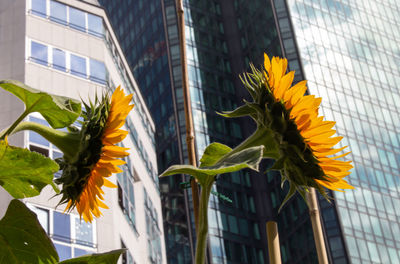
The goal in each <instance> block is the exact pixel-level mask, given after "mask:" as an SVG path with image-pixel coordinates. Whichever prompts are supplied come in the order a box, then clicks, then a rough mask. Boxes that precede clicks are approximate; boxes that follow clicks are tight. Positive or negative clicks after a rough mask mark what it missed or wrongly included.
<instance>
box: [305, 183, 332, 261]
mask: <svg viewBox="0 0 400 264" xmlns="http://www.w3.org/2000/svg"><path fill="white" fill-rule="evenodd" d="M306 196H307V202H308V204H309V210H310V219H311V225H312V229H313V234H314V240H315V247H316V250H317V255H318V263H319V264H328V256H327V254H326V246H325V239H324V233H323V231H322V224H321V216H320V213H319V208H318V203H317V195H316V193H315V189H314V188H311V189H310V192H308V193H307V194H306Z"/></svg>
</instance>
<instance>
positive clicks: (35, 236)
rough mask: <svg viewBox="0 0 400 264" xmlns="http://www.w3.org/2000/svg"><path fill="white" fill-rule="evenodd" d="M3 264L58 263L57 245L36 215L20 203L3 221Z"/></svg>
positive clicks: (0, 242)
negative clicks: (55, 245)
mask: <svg viewBox="0 0 400 264" xmlns="http://www.w3.org/2000/svg"><path fill="white" fill-rule="evenodd" d="M0 263H4V264H8V263H32V264H55V263H58V255H57V252H56V250H55V248H54V245H53V243H52V242H51V240H50V238H49V237H48V236H47V234H46V232H45V231H44V230H43V228H42V226H41V225H40V223H39V221H38V220H37V217H36V214H35V213H33V212H32V211H31V210H29V209H28V208H27V207H26V206H25V204H24V203H22V202H21V201H19V200H17V199H15V200H12V201H11V203H10V204H9V206H8V209H7V212H6V214H5V216H4V217H3V219H1V220H0Z"/></svg>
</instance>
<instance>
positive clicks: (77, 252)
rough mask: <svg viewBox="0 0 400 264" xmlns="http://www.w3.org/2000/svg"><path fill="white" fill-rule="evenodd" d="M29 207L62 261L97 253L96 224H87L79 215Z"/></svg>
mask: <svg viewBox="0 0 400 264" xmlns="http://www.w3.org/2000/svg"><path fill="white" fill-rule="evenodd" d="M27 206H28V207H29V208H30V209H31V210H32V211H33V212H35V213H36V215H37V216H38V220H39V223H40V224H41V226H42V227H43V229H44V230H45V231H46V232H47V233H48V234H49V236H50V237H51V239H52V240H53V242H54V246H55V248H56V250H57V253H58V255H59V257H60V261H63V260H65V259H70V258H74V257H79V256H82V255H86V254H92V253H95V251H96V249H95V239H94V238H95V222H93V223H91V224H90V223H85V222H81V220H80V219H79V216H78V215H74V214H63V213H61V212H57V211H55V210H53V209H43V208H39V207H36V206H33V205H31V204H27ZM74 231H75V232H74Z"/></svg>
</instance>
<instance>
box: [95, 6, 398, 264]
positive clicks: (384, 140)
mask: <svg viewBox="0 0 400 264" xmlns="http://www.w3.org/2000/svg"><path fill="white" fill-rule="evenodd" d="M99 2H100V3H101V4H102V5H103V6H104V8H105V10H106V11H107V13H108V15H109V17H110V20H111V21H112V24H113V26H114V28H115V31H116V32H117V35H118V37H119V39H120V42H121V43H122V48H123V50H124V52H125V54H126V57H127V59H128V62H129V64H130V67H131V69H132V71H133V72H134V75H135V78H136V80H137V81H138V84H139V87H140V89H141V91H142V93H143V94H144V97H145V100H146V102H147V104H148V106H149V108H150V110H151V113H152V115H153V118H154V120H155V124H156V145H157V155H158V163H159V164H158V167H159V170H160V171H159V172H162V171H163V170H165V169H166V168H167V167H169V166H170V165H172V164H177V163H187V156H186V155H187V154H186V152H187V149H186V145H185V142H186V140H185V121H184V114H183V97H182V76H181V65H180V59H179V58H180V52H179V45H178V26H177V18H176V11H175V10H176V8H175V1H174V0H161V1H160V0H147V1H145V0H116V1H106V0H100V1H99ZM184 7H185V23H186V27H185V30H186V46H187V59H188V71H189V82H190V92H191V101H192V107H193V118H194V125H195V133H196V147H197V154H198V155H201V154H202V152H203V150H204V148H205V146H206V145H207V144H208V143H210V142H212V141H218V142H221V143H224V144H227V145H229V146H231V147H233V146H235V145H237V144H238V143H239V142H240V141H241V140H242V139H243V138H244V137H246V136H248V135H249V134H250V133H251V132H252V130H253V127H252V124H251V122H249V120H242V119H237V120H236V119H232V120H228V119H224V118H221V117H219V116H217V115H216V114H215V112H216V111H223V110H231V109H234V108H235V107H236V106H237V105H240V104H241V101H242V99H243V98H244V96H245V90H244V88H243V86H242V84H241V82H240V80H239V78H238V77H237V76H238V75H239V74H240V73H242V72H244V71H246V70H248V65H249V62H253V63H254V64H255V65H256V66H259V65H260V64H261V63H262V60H263V53H264V52H266V53H268V54H269V55H270V56H285V57H287V58H288V61H289V68H290V70H295V71H296V75H295V82H297V81H299V80H302V79H307V80H309V81H308V84H309V91H310V93H312V94H317V95H319V96H322V97H323V98H324V99H323V103H322V107H321V108H322V112H323V114H324V115H325V116H326V117H327V119H330V120H336V121H337V126H336V128H337V131H338V134H339V135H344V136H345V139H344V140H343V144H342V145H350V147H349V148H350V150H351V151H352V154H351V159H352V160H353V161H354V162H353V163H354V165H355V169H354V170H353V173H352V174H351V176H350V177H349V178H350V182H351V184H353V185H354V186H355V187H356V189H355V190H354V191H347V192H346V193H343V194H342V193H335V194H333V193H331V196H334V197H335V200H334V201H333V202H332V203H327V202H326V201H324V200H320V208H321V213H322V220H323V224H324V231H325V235H326V242H327V249H328V257H329V260H330V262H332V263H398V262H399V256H398V255H397V254H398V253H397V251H398V250H399V248H400V247H399V245H400V241H399V239H400V233H399V222H398V221H397V220H396V219H397V218H398V216H399V214H400V211H399V210H397V211H396V210H395V208H396V205H397V204H398V202H399V201H400V200H399V193H400V190H399V188H400V187H398V186H400V185H399V182H400V178H399V175H398V174H399V173H398V171H399V170H398V168H397V164H398V163H399V162H400V154H399V141H400V138H399V136H398V134H399V125H400V122H399V112H398V110H397V109H396V108H395V105H394V103H395V102H396V101H398V100H399V99H400V98H399V91H398V90H397V89H396V84H400V79H399V70H398V68H399V66H400V59H399V56H400V51H399V48H398V45H394V44H395V43H397V42H398V41H399V34H398V33H399V32H398V31H399V29H398V27H396V25H399V23H400V22H399V18H398V17H399V16H398V14H399V4H396V3H395V1H394V0H392V1H387V0H386V1H383V2H382V3H379V4H378V2H375V1H345V0H323V1H311V0H310V1H306V0H288V1H283V0H271V1H261V0H252V1H245V0H234V1H222V0H186V1H184ZM264 166H268V164H265V165H264ZM263 171H265V170H263ZM187 180H188V179H187V178H185V177H184V176H175V177H167V178H165V179H161V180H160V191H161V195H162V203H163V217H164V230H165V237H166V246H167V259H168V263H171V264H172V263H192V257H193V254H194V241H195V232H194V229H193V226H194V224H193V217H192V213H191V206H192V203H191V196H190V195H189V194H190V189H182V188H181V185H180V183H182V182H185V181H187ZM285 188H287V187H285ZM215 191H217V192H218V193H220V194H222V195H225V196H227V197H229V198H230V199H231V200H232V202H229V201H227V200H226V199H223V197H221V196H218V195H214V196H212V197H211V199H210V209H209V224H210V229H209V234H210V239H209V241H210V243H209V259H210V260H211V263H267V262H268V261H267V258H268V255H267V242H266V234H265V222H266V221H267V220H276V221H277V222H278V225H279V230H280V239H281V251H282V260H283V263H317V259H316V252H315V246H314V240H313V234H312V230H311V224H310V220H309V216H308V210H307V207H306V205H305V203H304V202H303V201H302V200H301V199H299V198H298V197H296V198H294V199H292V200H291V201H290V202H289V203H288V204H287V206H285V207H284V209H283V210H282V211H281V213H280V214H279V215H278V214H277V208H278V207H279V205H280V203H281V202H282V200H283V198H284V195H285V191H287V189H284V191H283V192H282V191H281V190H280V177H279V175H278V174H276V173H273V172H270V173H268V174H267V175H265V174H261V173H260V174H256V173H253V172H249V171H243V172H240V173H236V174H231V175H222V176H221V177H220V178H219V179H218V181H217V184H216V188H215Z"/></svg>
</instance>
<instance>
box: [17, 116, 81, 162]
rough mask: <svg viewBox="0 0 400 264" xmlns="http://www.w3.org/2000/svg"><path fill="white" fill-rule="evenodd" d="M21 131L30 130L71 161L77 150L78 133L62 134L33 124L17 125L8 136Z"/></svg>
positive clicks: (23, 123) (78, 142) (62, 132)
mask: <svg viewBox="0 0 400 264" xmlns="http://www.w3.org/2000/svg"><path fill="white" fill-rule="evenodd" d="M22 130H32V131H34V132H36V133H38V134H39V135H41V136H42V137H44V138H45V139H47V140H48V141H50V142H51V143H52V144H54V145H55V146H56V147H57V148H59V149H60V150H61V151H62V152H63V153H64V155H65V156H67V157H68V158H70V159H72V158H73V157H74V156H75V154H76V152H77V151H78V149H79V144H80V133H73V132H72V133H71V132H64V131H60V130H56V129H53V128H51V127H48V126H44V125H41V124H38V123H35V122H28V121H26V122H22V123H19V124H18V125H17V126H16V127H15V129H13V130H12V133H10V135H12V134H14V133H17V132H19V131H22Z"/></svg>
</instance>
